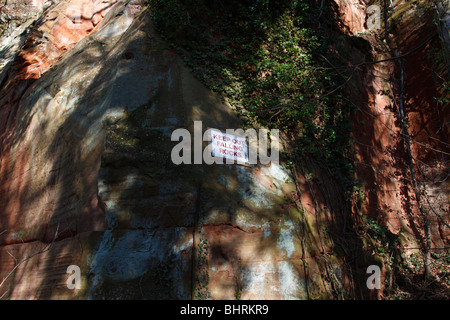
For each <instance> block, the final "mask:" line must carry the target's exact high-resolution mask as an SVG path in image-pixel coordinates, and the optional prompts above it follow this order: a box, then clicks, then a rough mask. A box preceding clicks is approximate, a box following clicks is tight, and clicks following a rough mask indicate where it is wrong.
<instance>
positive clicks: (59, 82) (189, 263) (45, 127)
mask: <svg viewBox="0 0 450 320" xmlns="http://www.w3.org/2000/svg"><path fill="white" fill-rule="evenodd" d="M19 2H20V1H18V0H17V1H15V2H14V1H8V6H6V7H5V8H6V9H2V12H4V13H7V12H8V10H10V11H11V12H16V13H17V12H19V13H21V12H24V11H21V10H27V9H21V7H20V6H19V5H18V4H19ZM30 2H31V1H30ZM20 3H21V4H23V3H24V2H23V1H21V2H20ZM32 4H33V6H27V8H28V7H31V8H33V9H32V10H29V11H26V12H27V15H26V16H24V15H22V14H17V17H18V18H21V19H23V21H18V22H17V24H18V27H16V29H14V30H12V29H11V28H10V27H5V30H6V31H5V32H4V34H3V36H2V38H1V39H0V40H1V47H0V50H2V53H3V54H2V55H1V57H0V59H1V60H0V82H1V84H2V87H1V92H0V147H1V149H0V275H1V279H4V280H3V282H2V284H1V286H0V296H2V297H3V298H10V299H68V298H80V299H84V298H91V299H191V298H213V299H235V298H237V297H239V298H241V299H308V298H320V297H329V296H328V295H327V292H329V290H330V287H331V286H332V285H335V282H338V283H340V284H341V285H345V284H348V283H349V279H348V274H349V272H348V270H345V266H344V263H343V260H344V259H343V258H342V256H339V255H335V254H331V252H332V250H333V245H332V242H331V239H330V236H329V235H328V233H326V232H322V231H323V230H320V229H321V228H322V227H323V225H324V224H325V222H326V221H330V220H334V219H339V213H337V214H336V215H333V214H332V213H333V212H337V211H338V210H337V209H334V210H331V209H330V208H327V205H331V206H333V205H334V204H333V203H331V204H329V203H328V204H326V201H325V197H326V196H327V195H326V194H324V191H323V190H322V191H321V190H319V188H318V187H317V186H315V185H313V184H311V182H310V180H309V179H307V178H305V177H304V176H302V175H299V176H295V177H294V174H295V173H293V172H291V171H289V170H287V169H285V168H284V167H283V166H282V165H281V164H278V163H276V162H272V163H271V164H270V165H267V166H264V165H255V166H241V165H227V164H223V165H207V164H195V165H175V164H173V162H172V161H171V151H172V148H173V147H174V146H175V145H176V143H177V142H175V141H171V134H172V132H173V131H174V130H175V129H177V128H187V129H188V130H189V131H190V132H191V133H192V135H193V134H194V121H202V124H203V128H204V129H205V130H206V128H217V129H221V130H224V129H228V128H233V129H235V128H240V127H241V126H242V124H241V122H240V120H239V119H238V117H237V116H236V115H235V113H234V112H233V111H232V109H231V107H230V106H229V105H228V104H227V102H226V101H224V99H223V98H222V97H220V96H218V95H217V94H214V93H212V92H211V91H209V90H208V89H206V88H205V87H204V86H203V85H202V84H201V83H200V82H199V81H198V80H196V79H195V78H194V77H193V76H192V74H191V73H190V71H189V70H188V69H187V68H186V67H185V66H184V65H183V61H182V60H181V59H180V57H179V56H178V55H177V54H176V53H175V52H173V51H172V50H170V49H169V46H168V45H167V44H166V43H165V42H164V41H163V40H162V39H160V37H159V36H158V34H157V33H156V32H155V31H154V29H153V25H152V23H151V18H150V15H149V14H148V11H147V8H146V7H145V6H144V1H140V0H127V1H124V0H109V1H100V0H98V1H96V0H60V1H53V2H52V4H49V3H47V2H43V1H34V2H32ZM340 5H343V6H344V7H345V8H354V7H351V6H349V5H348V4H346V3H345V1H342V2H341V3H340ZM360 5H361V6H363V3H362V2H361V3H360ZM13 6H16V7H14V8H13ZM13 9H15V10H13ZM361 10H363V9H361ZM361 10H360V11H357V10H356V11H355V10H354V9H352V10H350V11H345V12H346V14H351V15H352V17H354V15H355V14H362V12H364V11H361ZM355 12H356V13H355ZM8 16H11V14H8ZM349 19H350V18H349ZM351 19H353V18H351ZM351 19H350V20H349V21H351ZM344 21H346V20H345V19H344ZM349 25H350V27H351V24H349ZM355 28H356V29H355V30H357V31H358V32H359V31H361V28H364V26H363V25H360V24H357V25H356V26H355ZM350 30H351V28H350ZM355 32H356V31H355ZM6 44H8V45H6ZM356 58H360V57H356ZM383 68H384V69H383ZM389 68H390V66H388V65H383V66H381V67H377V68H374V72H379V73H380V74H383V72H387V71H388V70H390V69H389ZM361 76H362V77H364V75H361ZM367 81H371V82H370V83H371V84H372V85H373V86H377V85H382V83H381V82H377V81H380V80H379V78H376V77H374V78H371V79H369V80H367ZM376 90H378V88H374V90H373V92H374V94H373V96H371V99H373V100H372V101H373V102H374V105H375V108H374V109H368V110H367V111H368V112H370V113H373V114H379V116H380V117H379V118H378V119H377V121H375V122H373V126H374V128H373V129H374V132H373V133H371V135H370V136H369V135H364V134H363V133H361V142H364V143H365V144H370V145H371V144H374V143H375V144H379V145H382V144H383V143H385V142H389V143H391V142H392V140H391V138H390V137H389V134H388V133H387V132H385V131H384V129H383V125H385V124H393V122H394V119H393V118H392V116H390V115H389V114H387V113H385V110H384V108H385V106H386V105H388V104H389V102H388V101H386V100H385V98H384V97H382V96H381V94H378V93H375V92H376ZM361 120H362V119H358V121H361ZM358 155H359V156H360V162H361V163H366V164H368V165H369V166H371V168H372V169H373V168H375V166H376V165H378V164H375V163H368V162H367V159H369V157H370V159H378V160H376V161H383V159H385V155H384V154H383V150H378V151H376V155H374V154H371V153H370V152H369V151H367V150H363V148H362V147H361V149H360V150H358ZM374 161H375V160H374ZM367 170H369V169H367ZM381 170H382V171H383V172H384V173H383V175H384V174H387V173H388V172H389V170H391V168H390V167H389V168H384V169H381ZM369 171H370V170H369ZM359 173H360V174H361V176H362V177H363V179H365V180H366V182H367V183H368V184H372V186H374V185H375V184H378V183H382V187H381V189H380V190H381V191H371V190H366V192H367V193H368V195H369V200H370V201H369V204H368V205H367V206H368V207H367V208H366V210H367V211H370V212H371V213H372V214H374V211H371V210H373V208H376V209H375V210H378V209H380V210H384V209H383V208H382V205H381V203H383V202H384V203H387V204H389V206H390V208H389V209H390V210H393V211H395V212H397V211H400V210H401V208H402V206H403V203H402V198H401V197H400V196H398V195H395V194H391V193H388V192H387V191H386V192H384V191H383V190H388V189H390V188H391V187H394V188H397V186H398V184H396V182H393V180H388V179H386V180H384V178H383V177H381V176H378V177H375V176H374V174H373V172H368V171H364V170H363V169H361V170H360V171H359ZM294 178H295V179H294ZM294 181H298V183H299V185H298V186H297V185H296V183H294ZM331 189H332V187H330V189H329V190H331ZM299 190H300V191H299ZM376 192H379V193H378V194H376ZM330 193H332V191H330ZM435 194H436V196H439V197H444V200H441V201H440V203H445V198H446V197H447V195H446V194H445V186H444V187H443V186H442V185H437V186H436V188H435ZM373 201H379V202H380V205H376V204H375V203H374V202H373ZM298 203H301V204H302V205H301V206H299V205H298ZM336 203H338V205H339V199H338V200H336ZM338 205H336V207H337V206H338ZM445 210H446V208H443V211H445ZM389 212H391V211H389ZM388 217H389V219H388V220H389V221H388V224H389V225H390V226H391V229H392V230H393V231H396V232H398V231H399V230H400V229H402V225H401V224H402V223H403V221H405V219H406V218H401V219H399V218H397V217H393V216H392V215H388ZM436 228H441V229H442V225H439V224H436ZM445 232H447V233H445ZM445 232H444V233H439V232H435V233H434V235H435V238H434V241H435V244H439V245H445V244H446V243H448V230H447V231H445ZM446 241H447V242H446ZM70 265H75V266H79V267H80V270H81V289H76V290H70V289H69V288H68V286H67V280H68V276H69V274H68V273H67V268H68V266H70ZM364 267H366V266H361V268H364ZM323 274H328V275H329V278H332V279H333V281H329V282H327V281H325V280H324V277H323ZM369 296H370V297H373V295H370V294H369Z"/></svg>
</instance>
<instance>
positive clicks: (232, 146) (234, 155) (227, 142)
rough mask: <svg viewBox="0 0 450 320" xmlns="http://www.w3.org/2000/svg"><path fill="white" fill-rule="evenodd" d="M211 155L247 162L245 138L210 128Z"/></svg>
mask: <svg viewBox="0 0 450 320" xmlns="http://www.w3.org/2000/svg"><path fill="white" fill-rule="evenodd" d="M211 142H212V155H213V157H221V158H227V159H233V160H235V161H239V162H244V163H248V147H247V140H246V139H245V138H244V137H239V136H235V135H231V134H226V133H222V132H220V131H218V130H211Z"/></svg>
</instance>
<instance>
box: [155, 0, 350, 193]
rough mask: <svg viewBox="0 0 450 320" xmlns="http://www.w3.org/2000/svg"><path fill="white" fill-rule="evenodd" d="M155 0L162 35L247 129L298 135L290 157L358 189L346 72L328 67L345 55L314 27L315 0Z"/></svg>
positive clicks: (156, 22)
mask: <svg viewBox="0 0 450 320" xmlns="http://www.w3.org/2000/svg"><path fill="white" fill-rule="evenodd" d="M149 2H150V10H151V14H152V17H153V20H154V22H155V26H156V28H157V30H158V31H159V32H160V34H161V35H162V36H163V38H165V39H166V40H167V41H168V43H169V44H170V45H171V46H172V48H173V49H174V50H176V51H177V53H178V54H180V55H181V56H182V57H183V59H184V62H185V64H186V65H187V66H189V67H190V68H191V69H192V71H193V73H194V74H195V75H196V77H197V78H198V79H200V80H201V81H202V82H203V83H204V84H205V85H207V86H208V87H209V88H211V89H212V90H214V91H216V92H219V93H221V94H223V95H224V96H225V97H226V98H227V99H228V101H229V102H230V104H231V105H232V106H233V107H234V108H235V110H236V111H237V112H238V113H239V114H240V116H241V118H242V119H243V120H244V123H245V124H246V126H258V125H262V126H265V127H268V128H278V129H281V130H282V131H283V132H285V133H287V135H288V136H289V137H294V138H293V139H294V140H295V141H294V143H295V146H296V148H295V151H294V152H293V153H292V154H290V159H288V160H292V159H295V160H296V161H301V159H302V158H303V157H305V156H308V157H314V158H317V159H320V163H321V164H323V165H325V166H328V169H329V171H330V173H331V175H332V176H333V177H334V178H336V179H337V180H338V181H340V182H342V184H343V185H344V188H345V189H347V190H350V194H351V193H352V188H353V184H354V181H353V178H352V176H353V171H352V170H353V167H352V165H351V160H349V157H350V156H349V147H350V145H351V141H350V139H349V134H350V131H351V125H350V121H349V115H350V112H351V111H352V106H351V105H350V104H349V103H348V102H347V101H346V100H345V99H344V98H343V97H344V96H345V93H344V92H343V89H342V87H345V86H341V85H342V83H343V81H344V80H343V79H344V77H343V76H342V75H341V74H338V73H337V71H336V70H335V69H334V68H331V67H330V65H329V61H337V59H338V55H339V53H338V52H336V49H334V46H333V45H332V44H331V43H330V40H329V35H325V34H324V32H323V31H321V29H318V28H316V27H315V25H316V24H317V10H315V8H313V7H312V4H311V2H310V1H305V0H300V1H292V0H291V1H287V0H278V1H268V0H246V1H236V0H232V1H228V2H222V1H206V0H185V1H177V0H149ZM323 10H324V11H326V9H323ZM323 14H324V15H325V14H329V15H330V16H332V13H331V12H328V13H326V12H324V13H323ZM324 56H326V60H325V59H323V57H324ZM291 163H292V162H291ZM289 165H292V164H289Z"/></svg>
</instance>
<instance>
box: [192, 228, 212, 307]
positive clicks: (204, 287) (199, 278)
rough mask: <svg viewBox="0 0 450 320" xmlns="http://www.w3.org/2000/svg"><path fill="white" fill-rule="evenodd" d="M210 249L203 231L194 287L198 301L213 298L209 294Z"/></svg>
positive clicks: (198, 249)
mask: <svg viewBox="0 0 450 320" xmlns="http://www.w3.org/2000/svg"><path fill="white" fill-rule="evenodd" d="M208 249H209V245H208V240H207V239H206V238H205V231H203V230H202V232H201V236H200V241H199V243H198V245H197V272H196V277H195V287H194V298H195V299H198V300H205V299H208V298H209V297H210V296H211V294H210V292H209V266H208Z"/></svg>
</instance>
